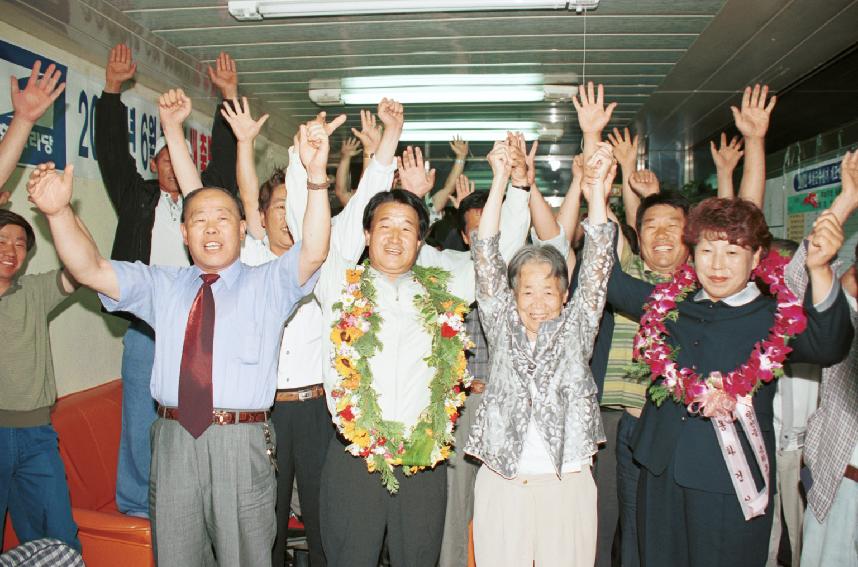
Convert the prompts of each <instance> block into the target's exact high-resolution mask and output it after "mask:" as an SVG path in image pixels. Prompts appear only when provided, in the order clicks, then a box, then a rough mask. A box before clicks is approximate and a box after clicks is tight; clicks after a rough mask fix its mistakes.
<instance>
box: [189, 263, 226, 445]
mask: <svg viewBox="0 0 858 567" xmlns="http://www.w3.org/2000/svg"><path fill="white" fill-rule="evenodd" d="M200 277H201V278H202V280H203V284H202V285H201V286H200V290H199V291H198V292H197V296H196V297H195V298H194V303H193V304H192V305H191V311H190V313H188V325H187V327H185V345H184V348H183V349H182V364H181V366H180V367H179V423H181V424H182V426H183V427H184V428H185V429H187V430H188V433H190V434H191V435H193V437H194V439H196V438H197V437H199V436H200V435H202V434H203V432H204V431H205V430H206V429H208V427H209V425H211V424H212V410H213V409H214V407H213V406H212V344H213V342H214V323H215V302H214V296H213V295H212V284H213V283H215V282H216V281H217V279H218V278H219V277H220V276H219V275H217V274H200Z"/></svg>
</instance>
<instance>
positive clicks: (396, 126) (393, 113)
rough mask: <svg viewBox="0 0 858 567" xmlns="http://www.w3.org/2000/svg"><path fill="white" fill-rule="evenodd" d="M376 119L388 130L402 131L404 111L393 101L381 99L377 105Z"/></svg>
mask: <svg viewBox="0 0 858 567" xmlns="http://www.w3.org/2000/svg"><path fill="white" fill-rule="evenodd" d="M377 112H378V118H379V119H380V120H381V123H382V124H384V127H385V128H387V129H389V130H402V126H403V124H405V110H404V109H403V108H402V105H401V104H400V103H398V102H396V101H395V100H392V99H387V98H383V99H381V102H379V103H378V111H377Z"/></svg>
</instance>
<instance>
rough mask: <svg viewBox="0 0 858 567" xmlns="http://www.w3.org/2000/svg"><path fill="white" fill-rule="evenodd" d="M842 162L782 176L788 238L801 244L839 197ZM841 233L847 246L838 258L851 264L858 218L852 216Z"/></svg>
mask: <svg viewBox="0 0 858 567" xmlns="http://www.w3.org/2000/svg"><path fill="white" fill-rule="evenodd" d="M844 152H845V150H844ZM842 159H843V158H842V156H839V157H836V158H832V159H828V160H825V161H820V162H817V163H813V164H810V165H804V166H802V167H800V168H798V169H794V170H788V171H787V172H786V173H785V175H784V176H785V180H784V181H785V186H786V187H785V191H786V237H787V238H789V239H790V240H794V241H796V242H801V240H802V239H803V238H804V237H805V236H807V234H808V233H809V232H810V230H811V228H812V227H813V222H814V221H815V220H816V219H817V217H819V215H820V213H822V212H823V211H825V210H826V209H828V208H829V207H830V206H831V203H833V202H834V199H835V198H836V197H837V195H839V194H840V190H841V180H840V162H841V160H842ZM843 229H844V232H845V235H846V242H845V243H844V245H843V248H841V250H840V258H841V259H843V260H844V261H845V262H847V263H849V264H851V263H852V261H853V259H854V252H855V244H856V243H858V216H856V215H853V216H852V218H851V219H849V220H848V221H847V222H846V225H845V226H844V227H843Z"/></svg>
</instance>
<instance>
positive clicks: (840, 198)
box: [831, 150, 858, 224]
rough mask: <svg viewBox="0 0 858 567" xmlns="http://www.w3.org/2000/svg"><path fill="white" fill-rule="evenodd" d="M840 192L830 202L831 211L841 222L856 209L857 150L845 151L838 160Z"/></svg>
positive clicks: (857, 185) (857, 195)
mask: <svg viewBox="0 0 858 567" xmlns="http://www.w3.org/2000/svg"><path fill="white" fill-rule="evenodd" d="M840 185H841V187H840V194H839V195H837V198H835V199H834V203H832V204H831V212H833V213H834V214H836V215H837V218H838V220H839V221H840V223H841V224H844V223H846V220H847V219H848V218H849V217H850V216H851V215H852V213H854V212H855V210H856V209H858V150H856V151H854V152H846V154H845V155H844V156H843V161H842V162H840Z"/></svg>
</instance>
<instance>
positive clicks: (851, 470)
mask: <svg viewBox="0 0 858 567" xmlns="http://www.w3.org/2000/svg"><path fill="white" fill-rule="evenodd" d="M843 476H845V477H846V478H848V479H849V480H852V481H855V482H858V467H853V466H852V465H846V472H845V473H844V474H843Z"/></svg>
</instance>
